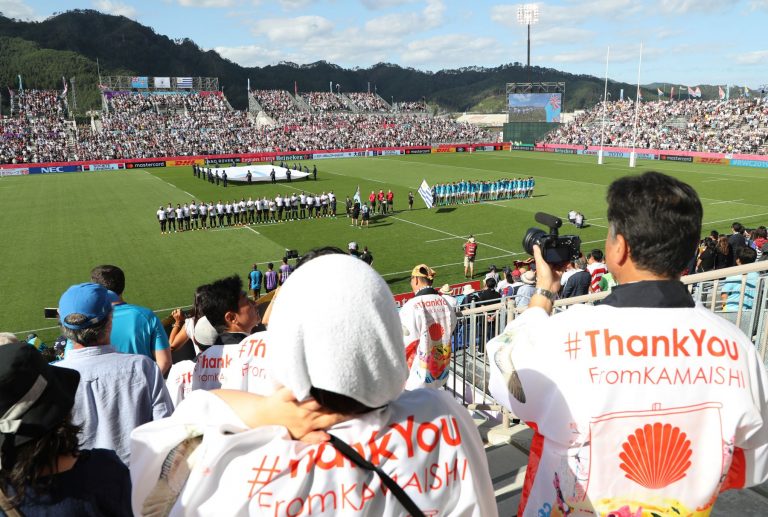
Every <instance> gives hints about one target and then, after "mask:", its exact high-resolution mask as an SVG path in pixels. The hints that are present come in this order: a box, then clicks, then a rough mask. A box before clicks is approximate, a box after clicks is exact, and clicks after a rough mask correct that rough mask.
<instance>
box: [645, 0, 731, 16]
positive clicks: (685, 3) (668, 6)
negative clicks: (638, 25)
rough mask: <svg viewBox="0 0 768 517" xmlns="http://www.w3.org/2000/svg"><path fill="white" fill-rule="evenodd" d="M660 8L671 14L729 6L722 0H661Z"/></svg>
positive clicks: (710, 10)
mask: <svg viewBox="0 0 768 517" xmlns="http://www.w3.org/2000/svg"><path fill="white" fill-rule="evenodd" d="M658 6H659V8H660V9H661V10H662V11H663V12H665V13H670V14H690V13H707V14H711V13H712V12H713V11H719V10H721V9H723V8H725V7H727V6H728V3H727V2H722V1H721V0H659V2H658Z"/></svg>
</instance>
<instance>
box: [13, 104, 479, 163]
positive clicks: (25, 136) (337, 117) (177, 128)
mask: <svg viewBox="0 0 768 517" xmlns="http://www.w3.org/2000/svg"><path fill="white" fill-rule="evenodd" d="M41 95H42V94H41ZM44 95H46V96H48V97H50V96H53V98H55V95H56V92H46V93H45V94H44ZM254 96H255V97H256V99H257V100H258V101H259V103H260V104H261V105H262V108H263V109H264V110H265V111H267V113H268V114H270V115H271V116H272V117H273V119H274V120H275V122H276V124H275V125H274V126H263V127H257V126H256V125H255V123H254V122H253V121H252V120H251V119H250V118H249V115H248V113H247V112H245V111H236V110H232V109H231V108H230V107H229V105H228V104H227V102H226V100H225V99H224V96H223V95H221V94H161V95H142V94H138V93H126V94H114V95H112V96H111V97H110V96H108V97H107V109H106V110H105V111H104V112H103V113H102V114H101V118H100V124H97V125H96V128H95V129H94V128H91V127H89V126H82V127H79V128H78V131H77V136H76V138H73V139H72V143H71V146H69V147H68V145H67V140H66V133H65V131H64V126H63V124H64V120H65V119H64V110H63V107H58V106H57V105H55V104H50V103H45V102H43V101H42V100H41V101H37V102H35V104H34V105H35V106H37V108H36V110H35V111H34V113H35V117H33V118H34V120H35V122H36V123H35V124H34V125H32V126H31V127H30V124H29V121H30V120H32V118H30V117H29V116H26V115H25V112H24V111H22V112H21V114H20V115H14V117H13V118H7V119H3V120H2V122H1V123H2V127H3V131H2V133H3V139H2V140H0V155H1V158H2V160H1V161H2V162H3V163H31V162H46V161H65V160H94V159H127V158H151V157H160V156H189V155H203V154H227V153H256V152H270V151H304V150H315V149H317V150H321V149H348V148H365V147H379V146H398V145H430V144H435V143H442V142H467V141H492V140H494V137H492V136H491V135H490V134H488V133H487V132H485V131H483V130H481V129H479V128H477V127H476V126H472V125H469V124H463V123H458V122H455V121H453V120H450V119H443V118H432V117H424V116H423V115H409V114H404V115H403V114H398V113H393V112H385V113H371V112H370V111H376V110H378V108H377V106H382V107H383V108H384V109H386V105H385V103H383V102H382V101H381V99H380V97H378V96H376V95H375V94H361V95H360V96H359V97H355V98H356V99H357V103H356V105H358V106H365V108H363V111H364V112H365V113H351V112H349V111H338V109H345V106H344V105H343V103H342V102H341V100H340V98H339V97H338V96H336V95H335V94H331V93H328V92H323V93H318V92H314V93H312V94H308V95H307V100H308V101H309V103H310V105H312V106H313V107H314V108H315V109H316V110H317V112H316V113H310V112H307V111H300V108H299V107H298V106H297V105H296V104H295V103H294V102H293V99H292V98H291V96H290V94H289V93H288V92H286V91H278V90H275V91H265V90H260V91H256V92H254ZM330 99H333V100H332V101H331V100H330ZM40 120H42V121H43V124H42V125H40V124H39V121H40ZM99 125H100V127H98V126H99ZM49 135H51V137H49Z"/></svg>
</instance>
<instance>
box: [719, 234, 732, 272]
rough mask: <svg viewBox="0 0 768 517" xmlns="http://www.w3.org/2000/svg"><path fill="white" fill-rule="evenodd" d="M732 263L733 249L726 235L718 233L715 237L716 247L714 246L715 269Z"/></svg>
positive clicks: (729, 265)
mask: <svg viewBox="0 0 768 517" xmlns="http://www.w3.org/2000/svg"><path fill="white" fill-rule="evenodd" d="M732 264H733V249H732V248H731V245H730V244H729V243H728V236H727V235H720V236H719V237H718V238H717V247H716V248H715V269H723V268H726V267H731V265H732Z"/></svg>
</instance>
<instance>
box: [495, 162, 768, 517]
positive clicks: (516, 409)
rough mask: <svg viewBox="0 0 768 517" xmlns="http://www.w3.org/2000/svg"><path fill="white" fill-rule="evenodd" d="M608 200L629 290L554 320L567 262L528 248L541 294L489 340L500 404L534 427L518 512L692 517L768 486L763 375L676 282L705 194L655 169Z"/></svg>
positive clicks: (741, 340)
mask: <svg viewBox="0 0 768 517" xmlns="http://www.w3.org/2000/svg"><path fill="white" fill-rule="evenodd" d="M607 201H608V222H609V230H608V235H607V239H606V243H605V257H606V259H607V260H606V262H607V264H608V268H609V269H610V270H611V271H612V272H613V274H614V276H615V277H616V280H617V281H618V283H619V285H618V286H616V287H614V289H613V291H612V293H611V294H610V295H609V296H608V297H607V298H605V299H604V300H603V303H602V304H601V305H599V306H588V305H575V306H573V307H571V308H570V309H569V310H568V311H565V312H562V313H559V314H557V315H555V316H551V317H550V316H549V313H550V312H551V311H552V308H553V302H554V295H553V294H552V293H555V292H557V291H558V288H559V284H560V277H561V274H562V272H561V265H559V264H558V265H553V264H551V263H547V262H546V261H545V260H544V258H543V255H542V250H541V249H540V248H539V246H532V248H533V249H532V251H533V252H534V256H535V258H536V269H537V277H536V286H537V289H536V294H534V295H533V296H532V297H531V302H530V305H529V309H528V310H526V311H525V312H524V313H522V314H521V315H520V316H519V317H518V318H516V319H515V320H514V321H512V322H511V323H510V324H509V325H508V326H507V328H506V329H505V330H504V332H503V333H502V334H501V335H500V336H498V337H497V338H495V339H494V340H492V341H491V342H489V343H488V345H487V348H488V353H489V357H491V358H493V360H492V361H491V378H490V391H491V393H492V395H493V396H494V398H495V399H496V400H497V401H500V402H501V403H502V404H503V405H504V406H506V407H507V408H508V409H510V410H512V412H513V413H514V414H515V416H517V417H518V418H520V419H521V420H523V421H525V422H528V423H529V425H530V426H531V427H532V428H533V429H534V431H535V436H534V438H533V447H532V451H531V455H530V458H529V468H528V469H527V472H526V480H525V484H524V488H523V493H522V496H521V502H520V508H519V511H518V515H521V516H528V515H535V514H536V512H537V510H538V509H540V508H546V507H547V506H549V507H550V508H552V509H554V508H558V509H560V510H561V511H563V513H571V512H573V513H574V514H576V513H580V512H589V513H594V514H598V515H607V514H618V513H626V514H632V515H634V514H635V513H636V512H637V513H643V512H646V511H652V513H655V514H658V515H674V514H690V513H693V512H694V511H703V510H707V511H708V510H711V507H712V506H713V505H714V502H715V500H716V498H717V495H718V493H719V492H721V491H724V490H728V489H731V488H743V487H745V486H750V485H755V484H759V483H762V482H764V481H765V480H766V479H768V395H767V393H768V376H767V375H766V371H765V368H764V366H763V365H762V363H761V361H760V359H759V357H758V355H757V353H756V351H755V348H754V345H753V344H752V343H751V342H750V340H749V339H748V338H747V337H746V336H744V334H742V333H741V331H740V330H739V329H738V328H737V327H735V326H734V325H732V324H730V323H728V322H727V321H725V320H724V319H722V318H720V317H719V316H717V315H715V314H713V313H711V312H710V311H708V310H707V309H706V308H704V307H703V306H701V305H695V304H694V302H693V299H692V298H691V295H690V294H689V293H688V291H687V289H686V288H685V286H684V285H683V284H682V283H681V282H680V281H679V279H680V274H681V271H682V270H683V269H684V268H685V266H686V263H687V262H688V259H689V258H690V256H691V254H692V253H693V250H694V249H695V247H696V245H697V243H698V238H699V235H700V232H701V216H702V207H701V202H700V201H699V198H698V195H697V194H696V192H695V191H694V190H693V189H692V188H691V187H690V186H689V185H687V184H684V183H682V182H680V181H678V180H676V179H674V178H671V177H669V176H665V175H663V174H660V173H656V172H647V173H645V174H643V175H640V176H628V177H624V178H621V179H618V180H616V181H614V182H613V183H612V184H611V186H610V187H609V189H608V195H607ZM670 228H674V229H675V231H674V232H670V231H668V230H669V229H670ZM529 233H530V232H529ZM539 242H543V241H541V240H539ZM543 247H544V248H545V251H546V248H547V244H546V243H544V245H543ZM548 256H551V255H548ZM534 451H536V453H534ZM642 465H645V466H646V467H648V468H647V469H646V471H643V468H644V467H643V466H642ZM641 471H643V472H641ZM553 485H554V489H553ZM622 509H624V510H622Z"/></svg>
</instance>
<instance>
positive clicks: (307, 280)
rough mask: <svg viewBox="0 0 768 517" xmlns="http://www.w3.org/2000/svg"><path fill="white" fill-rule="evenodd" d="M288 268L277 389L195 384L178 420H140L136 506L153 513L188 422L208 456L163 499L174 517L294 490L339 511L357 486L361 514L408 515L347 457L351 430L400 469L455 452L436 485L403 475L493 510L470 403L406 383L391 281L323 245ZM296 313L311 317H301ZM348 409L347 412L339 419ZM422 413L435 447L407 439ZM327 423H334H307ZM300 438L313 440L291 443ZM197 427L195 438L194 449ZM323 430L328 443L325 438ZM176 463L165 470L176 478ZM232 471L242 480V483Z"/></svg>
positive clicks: (381, 462) (275, 320) (457, 501)
mask: <svg viewBox="0 0 768 517" xmlns="http://www.w3.org/2000/svg"><path fill="white" fill-rule="evenodd" d="M341 271H343V272H344V274H343V275H340V274H339V272H341ZM294 276H295V277H296V280H295V281H292V282H291V283H288V284H286V285H285V286H284V287H282V288H281V291H280V294H279V296H278V297H277V300H276V303H275V307H274V311H273V314H272V318H271V321H270V330H269V332H270V336H274V340H275V342H279V343H280V344H281V345H280V347H279V348H275V349H274V350H271V349H270V352H268V353H269V354H270V356H271V357H270V359H271V361H272V364H273V365H274V373H273V376H274V379H275V382H276V383H277V384H278V385H280V386H281V388H280V389H279V390H278V391H277V392H276V393H275V394H274V395H273V396H270V397H267V398H261V397H258V396H256V395H253V394H245V393H242V392H235V391H216V392H213V393H211V392H202V391H198V392H195V393H193V394H192V395H191V396H190V397H189V398H188V399H187V400H185V401H184V402H183V403H182V404H181V405H180V406H179V408H178V409H177V411H176V413H175V414H174V415H173V417H171V418H170V419H168V420H166V421H163V422H157V423H153V424H149V425H146V426H143V427H141V428H139V429H138V430H137V431H136V432H135V433H134V435H133V439H134V454H135V456H136V461H135V462H134V464H133V465H132V478H133V480H134V492H133V509H134V512H135V513H136V514H141V513H144V512H146V511H147V510H148V507H147V503H148V501H147V499H148V497H150V496H151V495H165V493H164V492H162V489H161V490H158V489H157V488H156V487H157V479H158V478H159V477H160V476H161V475H163V474H164V472H165V471H164V467H163V464H164V461H165V459H166V458H167V457H168V454H169V453H171V451H173V450H175V449H176V450H178V449H177V446H178V445H179V442H180V441H182V440H185V439H187V438H188V437H189V436H190V433H189V431H190V430H191V429H194V430H195V432H194V434H197V435H202V445H200V446H199V447H203V448H204V452H205V457H206V458H211V461H206V462H205V464H204V465H203V464H200V463H198V465H197V466H196V467H194V468H193V470H192V473H191V475H189V477H188V479H186V480H185V478H186V476H183V477H182V478H181V479H180V483H179V485H178V486H181V487H182V488H181V492H180V493H179V494H178V496H177V495H176V494H168V495H169V496H171V497H170V498H168V497H167V496H166V498H164V500H165V501H169V502H168V511H169V513H170V515H184V514H188V513H191V512H192V511H195V512H199V513H203V514H226V515H235V514H238V515H239V514H247V513H250V514H257V513H263V512H265V511H268V512H270V513H273V512H277V513H282V512H283V511H286V510H288V509H289V508H288V507H287V506H286V504H287V502H289V501H295V503H291V507H290V511H292V512H293V511H294V510H297V509H298V508H299V505H300V506H301V507H302V508H306V509H307V511H309V509H312V511H313V512H314V511H317V512H319V513H328V514H340V513H345V512H347V511H349V504H350V502H351V500H352V498H354V500H355V501H357V503H355V507H356V509H355V511H356V513H359V514H360V515H376V516H378V515H400V514H403V513H405V510H404V508H403V506H402V504H403V503H401V502H400V501H398V500H397V499H396V497H395V495H394V493H393V491H392V490H389V489H385V487H384V486H383V485H382V482H381V478H380V477H379V476H380V475H381V474H375V473H373V472H371V471H370V470H367V469H366V468H361V467H360V466H355V467H354V468H353V467H352V466H351V464H350V463H349V462H348V460H347V459H345V457H344V456H345V454H350V453H349V452H339V451H345V450H346V447H344V442H346V443H347V444H351V447H352V449H353V450H355V451H359V453H361V455H362V456H364V457H365V458H366V459H368V460H369V461H371V462H372V463H374V464H376V465H377V467H378V468H379V469H381V471H382V472H384V473H385V474H386V475H387V476H390V477H393V478H397V479H398V480H405V479H409V478H410V477H411V476H412V475H414V474H415V473H418V472H422V471H423V469H424V468H429V466H430V465H434V464H437V465H441V466H445V465H450V466H451V468H452V469H454V470H455V467H453V465H456V464H457V465H459V466H460V467H462V470H461V472H463V473H464V474H462V475H461V476H457V477H456V478H454V477H452V476H451V477H448V478H445V480H446V481H448V479H450V480H451V481H450V485H443V486H442V487H437V486H436V484H432V485H431V488H430V489H429V490H424V489H418V488H416V487H415V486H414V485H411V486H408V485H407V484H404V483H403V481H400V485H401V486H403V487H404V490H405V493H406V494H407V496H408V497H409V498H410V499H411V500H412V501H413V502H414V503H415V506H416V507H417V508H419V509H423V510H424V511H425V512H429V511H430V509H433V510H436V511H437V510H439V512H440V513H444V514H446V515H478V516H480V515H483V516H486V515H488V516H491V517H492V516H494V515H496V507H495V503H494V499H493V488H492V484H491V480H490V476H489V472H488V465H487V462H486V459H485V455H484V453H483V449H482V443H481V441H480V437H479V435H478V433H477V428H476V426H475V425H474V423H473V422H472V421H471V419H470V418H469V417H468V415H467V412H466V411H465V410H464V409H463V408H462V407H461V406H460V405H458V404H456V402H455V401H454V400H452V399H451V397H449V396H448V395H447V394H446V393H443V392H441V391H438V390H415V391H409V392H403V389H402V388H403V384H404V383H405V381H406V376H407V374H406V366H405V355H404V353H403V347H402V330H401V325H400V321H399V320H398V316H397V312H396V309H395V305H394V303H393V300H392V295H391V293H390V291H389V288H388V287H387V285H386V283H385V282H384V281H383V279H382V278H381V277H380V276H378V275H377V274H376V273H375V271H374V270H373V269H371V268H370V267H368V266H366V265H365V264H363V263H362V262H361V261H359V260H355V259H353V258H350V257H347V256H344V255H331V256H322V257H318V258H317V259H314V260H312V261H310V262H308V263H307V264H306V265H305V266H301V267H299V268H298V269H297V271H296V272H295V273H294ZM361 286H364V288H362V289H361ZM297 313H300V314H302V315H305V317H302V318H301V319H299V320H297V319H296V314H297ZM329 329H337V330H340V331H341V334H339V333H338V332H329ZM271 339H272V338H271ZM310 397H311V398H310ZM313 399H314V400H313ZM342 419H345V420H347V421H346V422H343V423H340V424H339V423H337V422H339V421H340V420H342ZM411 424H413V429H412V430H411V427H410V426H411ZM420 425H421V426H426V427H425V428H430V429H432V426H434V428H435V429H438V430H440V432H441V433H443V434H441V435H440V436H442V438H440V439H439V440H438V439H436V440H435V441H434V443H430V444H429V446H428V447H422V446H421V445H419V443H418V442H417V441H416V440H415V439H413V447H411V446H410V445H409V444H411V440H412V438H411V433H412V432H413V433H415V432H417V431H418V429H419V426H420ZM328 426H331V427H330V429H328V433H329V434H326V433H317V432H314V433H310V432H311V431H313V430H315V429H318V428H323V427H328ZM248 427H252V428H253V427H258V429H255V430H253V431H250V430H248V429H247V428H248ZM398 429H401V430H403V431H404V432H400V431H398ZM459 435H460V436H461V443H460V444H459V443H458V440H457V439H455V438H457V437H458V436H459ZM302 437H304V438H305V439H306V440H308V441H312V442H314V443H313V444H306V443H305V444H299V443H297V442H295V441H293V440H294V439H298V438H302ZM331 437H332V438H331ZM200 438H201V436H197V437H194V436H193V437H192V438H189V441H187V442H186V443H185V448H187V451H189V448H188V447H189V446H190V445H191V446H192V447H194V446H195V445H194V444H195V442H199V441H200ZM329 438H330V439H331V442H330V443H327V442H323V443H319V444H318V443H317V442H318V441H321V440H328V439H329ZM193 440H194V441H193ZM188 444H189V445H188ZM374 447H375V449H374ZM187 454H188V452H187ZM352 454H354V453H352ZM321 458H322V461H318V460H321ZM327 459H329V461H328V463H326V460H327ZM275 461H277V463H275V464H274V466H272V465H273V463H274V462H275ZM455 462H458V463H455ZM254 465H255V466H257V467H258V466H259V465H268V466H269V467H268V468H272V469H275V470H273V471H272V473H270V474H269V475H268V479H267V477H265V476H264V475H261V476H260V477H254V472H255V471H254V470H253V469H254V468H255V467H254ZM203 469H205V475H200V474H202V472H203ZM174 470H175V469H173V467H171V472H170V473H169V474H168V475H169V476H171V477H174V478H176V476H174V474H175V472H174ZM264 473H266V472H264ZM224 479H241V480H243V481H245V482H246V485H244V486H245V488H246V490H242V488H243V487H241V486H237V484H232V483H226V482H224V483H222V482H221V480H224ZM185 481H186V482H185ZM366 487H367V488H366ZM318 495H319V496H320V497H319V498H318V497H317V496H318ZM305 504H306V505H308V506H306V507H305V506H304V505H305ZM358 505H359V506H358ZM206 509H207V510H206ZM409 513H413V512H409Z"/></svg>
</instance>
